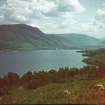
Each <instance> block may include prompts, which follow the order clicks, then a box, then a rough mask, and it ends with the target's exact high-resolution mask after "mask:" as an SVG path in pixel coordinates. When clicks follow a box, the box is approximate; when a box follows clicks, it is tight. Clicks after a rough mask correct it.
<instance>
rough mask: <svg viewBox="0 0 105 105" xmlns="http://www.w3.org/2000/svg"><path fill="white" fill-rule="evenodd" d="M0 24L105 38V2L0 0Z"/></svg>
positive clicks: (85, 0)
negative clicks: (23, 25)
mask: <svg viewBox="0 0 105 105" xmlns="http://www.w3.org/2000/svg"><path fill="white" fill-rule="evenodd" d="M0 24H1V25H2V24H28V25H31V26H35V27H38V28H40V30H42V31H43V32H45V33H53V34H60V33H81V34H86V35H90V36H93V37H97V38H103V37H104V38H105V0H0Z"/></svg>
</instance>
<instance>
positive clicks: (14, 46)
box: [0, 24, 100, 50]
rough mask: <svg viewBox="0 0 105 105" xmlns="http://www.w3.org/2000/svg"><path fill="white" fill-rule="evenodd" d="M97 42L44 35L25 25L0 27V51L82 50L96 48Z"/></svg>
mask: <svg viewBox="0 0 105 105" xmlns="http://www.w3.org/2000/svg"><path fill="white" fill-rule="evenodd" d="M99 42H100V40H99V39H97V38H94V37H91V36H87V35H84V34H76V33H68V34H46V33H44V32H42V31H40V29H39V28H37V27H31V26H29V25H25V24H11V25H0V50H5V49H10V50H27V49H83V48H92V47H97V46H98V44H99Z"/></svg>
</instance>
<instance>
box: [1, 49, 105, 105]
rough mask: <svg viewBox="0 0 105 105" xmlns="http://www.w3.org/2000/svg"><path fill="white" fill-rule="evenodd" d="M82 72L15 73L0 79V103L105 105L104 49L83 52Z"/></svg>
mask: <svg viewBox="0 0 105 105" xmlns="http://www.w3.org/2000/svg"><path fill="white" fill-rule="evenodd" d="M83 55H84V56H88V57H87V58H86V59H84V60H83V61H84V62H85V63H87V64H88V66H86V67H83V68H81V69H77V68H68V67H65V68H60V69H59V70H58V71H56V70H50V71H48V72H45V71H40V72H28V73H26V74H24V75H23V76H19V75H18V74H16V73H8V75H6V76H4V77H3V78H0V104H7V103H8V104H15V103H19V104H97V105H99V104H100V105H103V104H105V65H104V62H105V49H99V50H92V51H89V50H87V51H84V52H83Z"/></svg>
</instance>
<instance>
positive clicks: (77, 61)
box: [0, 50, 85, 75]
mask: <svg viewBox="0 0 105 105" xmlns="http://www.w3.org/2000/svg"><path fill="white" fill-rule="evenodd" d="M82 59H83V56H82V54H81V53H77V52H76V50H38V51H28V52H0V75H4V74H7V72H17V73H19V74H23V73H25V72H27V71H32V70H34V71H35V70H36V71H38V70H49V69H57V68H59V67H66V66H68V67H79V68H80V67H82V66H84V65H85V64H84V63H82V62H81V61H82Z"/></svg>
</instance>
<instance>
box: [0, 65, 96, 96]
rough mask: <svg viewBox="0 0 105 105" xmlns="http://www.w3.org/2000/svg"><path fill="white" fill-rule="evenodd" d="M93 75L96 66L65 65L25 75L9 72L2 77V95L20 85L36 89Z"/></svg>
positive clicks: (0, 82) (0, 90)
mask: <svg viewBox="0 0 105 105" xmlns="http://www.w3.org/2000/svg"><path fill="white" fill-rule="evenodd" d="M93 69H94V70H93ZM93 75H94V76H96V75H95V68H93V67H89V66H87V67H84V68H82V69H77V68H68V67H65V68H59V70H58V71H56V70H50V71H48V72H47V71H39V72H35V71H34V72H27V73H26V74H24V75H23V76H19V75H18V74H16V73H12V72H9V73H8V75H6V76H4V77H3V78H0V95H5V94H9V93H8V91H9V90H10V89H14V88H18V87H22V88H27V89H36V88H39V87H42V86H45V85H47V84H51V83H62V82H64V81H65V80H66V79H70V78H81V79H86V78H87V79H89V78H90V77H93Z"/></svg>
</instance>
